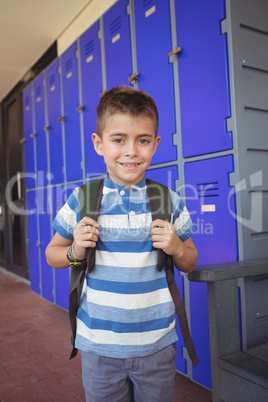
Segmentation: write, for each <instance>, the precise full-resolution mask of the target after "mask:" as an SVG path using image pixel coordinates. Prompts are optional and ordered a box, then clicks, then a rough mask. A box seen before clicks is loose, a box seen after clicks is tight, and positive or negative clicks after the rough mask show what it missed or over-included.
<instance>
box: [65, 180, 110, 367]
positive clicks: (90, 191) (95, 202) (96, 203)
mask: <svg viewBox="0 0 268 402" xmlns="http://www.w3.org/2000/svg"><path fill="white" fill-rule="evenodd" d="M103 185H104V181H103V180H98V181H94V182H90V183H86V184H84V185H83V186H81V187H80V188H79V195H78V198H79V201H80V219H82V218H83V217H84V216H89V217H90V218H92V219H94V220H95V221H97V219H98V216H99V212H100V205H101V199H102V190H103ZM94 264H95V248H91V247H89V248H88V249H87V253H86V260H84V261H82V262H81V264H80V265H74V266H72V270H71V277H70V294H69V318H70V324H71V329H72V338H71V343H72V345H73V350H72V353H71V355H70V358H69V359H70V360H71V359H72V358H73V357H75V356H76V355H77V349H76V348H75V336H76V314H77V310H78V307H79V302H80V297H81V292H82V286H83V283H84V278H85V275H86V271H88V272H91V271H92V269H93V267H94Z"/></svg>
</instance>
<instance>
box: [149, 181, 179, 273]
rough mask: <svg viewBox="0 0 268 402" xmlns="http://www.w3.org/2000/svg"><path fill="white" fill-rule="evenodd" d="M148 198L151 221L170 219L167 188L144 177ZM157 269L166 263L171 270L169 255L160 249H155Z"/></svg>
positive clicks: (169, 201)
mask: <svg viewBox="0 0 268 402" xmlns="http://www.w3.org/2000/svg"><path fill="white" fill-rule="evenodd" d="M146 186H147V194H148V200H149V204H150V208H151V214H152V221H154V220H156V219H162V220H164V221H168V222H170V221H171V214H172V203H171V197H170V191H169V188H168V187H166V186H164V185H163V184H161V183H157V182H155V181H153V180H150V179H146ZM157 255H158V270H159V271H162V269H163V267H164V265H166V264H168V265H169V266H170V267H172V268H171V269H172V270H173V264H172V261H170V260H171V257H170V256H167V254H165V253H164V251H163V250H162V249H160V248H159V249H157ZM165 263H166V264H165Z"/></svg>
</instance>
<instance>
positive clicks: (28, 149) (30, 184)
mask: <svg viewBox="0 0 268 402" xmlns="http://www.w3.org/2000/svg"><path fill="white" fill-rule="evenodd" d="M23 129H24V139H25V147H24V152H25V173H26V188H34V187H35V177H36V175H35V161H34V160H35V157H34V141H35V139H34V137H31V135H32V134H33V101H32V85H29V86H28V87H27V88H26V89H25V90H24V91H23Z"/></svg>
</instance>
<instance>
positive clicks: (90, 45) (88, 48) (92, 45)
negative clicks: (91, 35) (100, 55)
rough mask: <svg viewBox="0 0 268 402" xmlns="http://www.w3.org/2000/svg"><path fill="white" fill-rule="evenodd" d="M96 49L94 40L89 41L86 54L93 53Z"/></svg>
mask: <svg viewBox="0 0 268 402" xmlns="http://www.w3.org/2000/svg"><path fill="white" fill-rule="evenodd" d="M93 50H94V40H91V41H89V42H88V43H86V44H85V56H87V55H89V54H90V53H92V52H93Z"/></svg>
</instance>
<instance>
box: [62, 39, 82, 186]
mask: <svg viewBox="0 0 268 402" xmlns="http://www.w3.org/2000/svg"><path fill="white" fill-rule="evenodd" d="M76 51H77V44H76V42H74V43H73V44H72V45H71V46H70V47H69V48H68V49H67V50H66V51H65V52H64V53H63V54H62V56H61V74H62V90H63V110H64V129H65V157H66V177H67V181H72V180H79V179H82V177H83V171H82V151H81V127H80V115H79V112H78V111H77V108H78V106H79V86H78V70H77V58H76Z"/></svg>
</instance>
